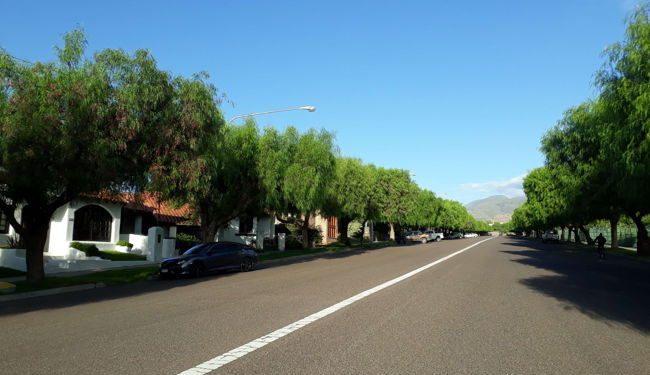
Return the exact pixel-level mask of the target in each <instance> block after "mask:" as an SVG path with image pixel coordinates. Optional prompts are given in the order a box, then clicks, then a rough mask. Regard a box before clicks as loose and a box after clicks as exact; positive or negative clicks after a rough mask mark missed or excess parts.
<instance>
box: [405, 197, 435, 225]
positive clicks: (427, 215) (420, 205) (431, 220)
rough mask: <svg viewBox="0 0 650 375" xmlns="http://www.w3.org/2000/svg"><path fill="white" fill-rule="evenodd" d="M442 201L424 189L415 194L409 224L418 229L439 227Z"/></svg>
mask: <svg viewBox="0 0 650 375" xmlns="http://www.w3.org/2000/svg"><path fill="white" fill-rule="evenodd" d="M441 206H442V200H441V199H440V198H438V197H436V195H435V194H434V193H433V192H431V191H429V190H426V189H423V190H419V189H418V192H417V197H416V203H415V207H414V208H413V210H412V211H411V215H410V217H409V220H408V222H409V224H410V225H414V226H417V227H420V228H423V227H429V228H432V227H439V226H440V212H441V208H442V207H441Z"/></svg>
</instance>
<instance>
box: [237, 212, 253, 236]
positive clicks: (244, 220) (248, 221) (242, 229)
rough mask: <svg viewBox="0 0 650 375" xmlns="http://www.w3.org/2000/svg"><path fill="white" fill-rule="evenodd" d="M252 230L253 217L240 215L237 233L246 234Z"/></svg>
mask: <svg viewBox="0 0 650 375" xmlns="http://www.w3.org/2000/svg"><path fill="white" fill-rule="evenodd" d="M252 232H253V218H252V217H249V216H242V217H240V218H239V233H241V234H248V233H252Z"/></svg>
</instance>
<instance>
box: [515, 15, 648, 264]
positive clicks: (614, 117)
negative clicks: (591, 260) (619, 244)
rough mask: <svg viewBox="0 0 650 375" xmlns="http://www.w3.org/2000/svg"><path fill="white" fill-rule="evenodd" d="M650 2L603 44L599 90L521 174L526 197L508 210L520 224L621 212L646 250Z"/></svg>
mask: <svg viewBox="0 0 650 375" xmlns="http://www.w3.org/2000/svg"><path fill="white" fill-rule="evenodd" d="M649 11H650V5H649V4H648V3H642V4H641V5H640V6H639V7H638V8H637V10H636V11H635V12H634V13H633V14H632V16H631V17H630V19H629V22H628V25H627V30H626V36H625V39H624V40H623V41H622V42H619V43H615V44H614V45H612V46H611V47H610V48H609V49H608V51H607V60H606V62H605V64H604V65H603V67H602V68H601V69H600V71H599V72H598V73H597V79H596V83H597V85H598V87H599V88H600V93H599V95H598V97H597V98H596V99H595V100H593V101H587V102H585V103H583V104H581V105H579V106H576V107H574V108H571V109H569V110H568V111H567V112H566V113H565V114H564V117H563V118H562V119H561V120H560V121H559V122H558V124H557V126H556V127H555V128H553V129H552V130H551V131H549V132H548V133H547V134H546V135H545V136H544V138H543V139H542V151H543V152H544V154H545V155H546V165H545V167H543V168H538V169H536V170H534V171H532V172H531V173H530V174H529V175H528V176H527V177H526V179H525V180H524V190H525V192H526V196H527V198H528V201H527V203H526V204H524V205H523V206H522V207H520V208H519V209H518V210H516V211H515V213H514V214H513V220H512V225H513V228H515V229H517V230H530V229H544V228H548V227H550V226H564V227H573V228H580V229H581V230H583V232H586V230H584V225H586V224H587V223H589V222H593V221H595V220H599V219H607V220H609V221H610V222H612V223H614V224H613V225H615V224H616V223H617V222H618V218H619V216H620V214H621V213H626V214H627V215H628V216H629V218H630V219H631V220H632V221H633V222H634V223H635V224H636V226H637V230H638V241H637V243H638V248H639V253H640V254H641V253H650V240H649V239H648V234H647V229H646V228H645V225H644V224H643V220H642V217H643V216H644V215H647V214H648V213H650V195H648V194H647V186H649V184H650V111H648V108H650V19H649Z"/></svg>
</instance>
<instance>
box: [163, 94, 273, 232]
mask: <svg viewBox="0 0 650 375" xmlns="http://www.w3.org/2000/svg"><path fill="white" fill-rule="evenodd" d="M200 108H209V109H210V111H211V112H210V113H211V114H212V115H210V116H201V117H200V118H198V119H196V120H195V121H196V122H197V123H200V122H201V121H209V122H211V123H215V124H217V125H219V126H222V130H221V131H220V132H218V133H217V132H215V133H214V134H212V135H209V136H207V137H205V139H203V140H202V144H200V145H198V146H199V147H197V148H196V149H192V150H189V152H188V153H187V155H184V156H183V157H182V158H180V159H181V162H177V163H168V164H167V168H166V169H164V170H163V172H164V173H162V174H161V176H160V178H159V179H158V181H157V182H158V183H157V184H156V185H157V187H158V188H159V189H160V190H162V191H164V192H165V194H166V196H167V197H169V198H170V199H173V200H175V201H177V202H179V203H186V202H187V203H189V204H190V205H191V206H192V207H194V208H195V210H196V211H197V212H198V213H199V217H200V219H201V234H202V238H203V241H204V242H210V241H214V238H215V236H216V234H217V231H218V230H219V228H222V227H224V226H226V225H227V224H228V223H229V222H230V221H231V220H232V219H234V218H236V217H238V216H241V215H258V214H259V213H261V212H262V207H261V203H262V200H263V195H262V194H263V190H262V188H261V184H260V181H259V173H258V169H257V167H258V158H259V142H260V136H259V131H258V130H257V126H256V125H255V122H254V121H253V120H247V121H246V123H245V124H244V125H242V126H232V125H223V121H222V119H221V115H220V114H219V113H218V111H217V110H216V109H215V108H212V107H211V106H209V103H207V102H206V103H205V106H201V107H200ZM181 166H182V168H180V167H181ZM180 172H182V173H180Z"/></svg>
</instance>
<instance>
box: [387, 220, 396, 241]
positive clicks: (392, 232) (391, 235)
mask: <svg viewBox="0 0 650 375" xmlns="http://www.w3.org/2000/svg"><path fill="white" fill-rule="evenodd" d="M388 225H389V226H390V229H389V231H388V238H389V239H391V240H393V241H397V238H395V226H394V225H393V223H388Z"/></svg>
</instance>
